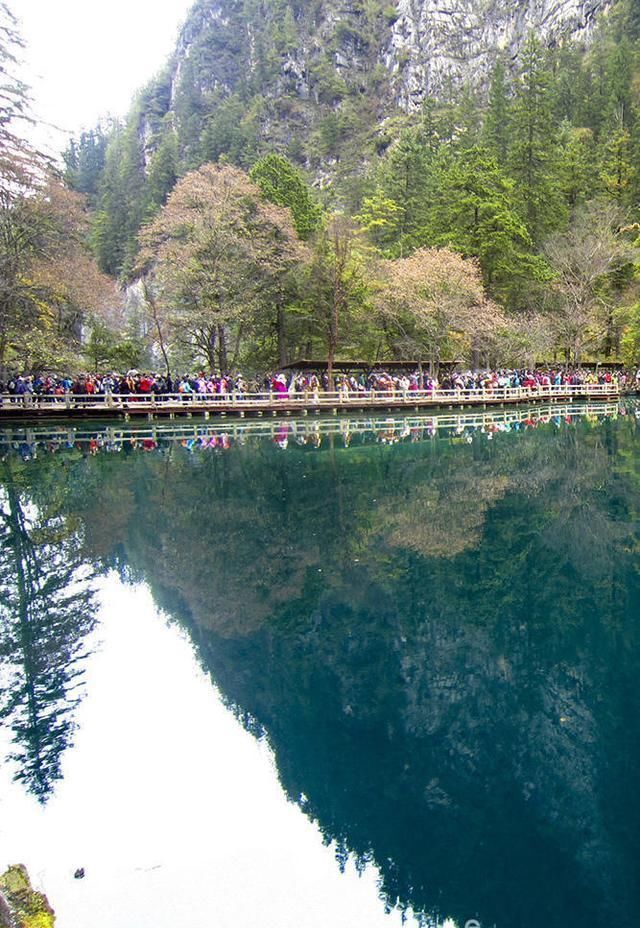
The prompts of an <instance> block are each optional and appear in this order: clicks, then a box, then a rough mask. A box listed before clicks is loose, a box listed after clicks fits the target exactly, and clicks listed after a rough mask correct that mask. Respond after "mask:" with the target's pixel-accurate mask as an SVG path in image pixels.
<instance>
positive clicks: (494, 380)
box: [0, 367, 640, 402]
mask: <svg viewBox="0 0 640 928" xmlns="http://www.w3.org/2000/svg"><path fill="white" fill-rule="evenodd" d="M585 383H615V384H616V385H619V386H620V387H621V388H625V387H627V388H638V387H640V369H639V370H637V371H629V370H611V369H609V368H606V369H599V370H591V369H585V368H564V367H556V368H550V369H538V368H536V369H526V368H524V369H500V370H484V371H472V370H466V371H464V370H451V371H446V372H442V373H441V374H440V375H439V377H435V376H432V375H430V374H427V373H423V372H419V371H413V372H410V373H409V372H401V373H395V374H394V373H390V372H389V371H379V370H376V371H372V372H370V373H368V374H367V373H351V374H346V373H338V374H337V375H336V376H335V377H334V389H335V390H336V391H337V392H338V393H339V394H340V395H341V396H344V397H345V398H347V397H351V396H357V395H359V394H363V393H371V392H376V393H411V392H416V391H419V390H425V391H428V392H432V391H436V390H450V389H456V390H473V391H475V390H489V391H491V390H496V389H500V388H503V387H522V388H525V389H526V388H531V389H535V388H538V387H550V386H559V385H563V384H571V385H580V384H585ZM328 390H330V382H329V377H328V375H327V373H326V371H324V372H320V371H318V372H310V373H309V372H295V371H293V372H287V373H285V372H282V371H281V372H275V373H269V374H266V375H264V376H260V377H248V376H247V377H245V376H243V375H242V374H220V373H211V374H207V373H205V372H204V371H200V372H199V373H195V374H189V375H186V374H185V375H180V376H173V377H172V376H170V375H165V374H158V373H152V372H139V371H137V370H130V371H128V372H127V373H126V374H117V373H107V374H89V373H85V374H78V375H73V376H72V375H68V374H37V375H27V374H25V375H21V376H16V377H12V378H10V379H9V380H8V382H7V383H2V382H0V394H5V395H6V394H9V396H12V397H28V398H33V400H34V401H36V398H37V397H41V396H42V397H51V396H59V397H65V396H67V395H72V396H75V397H82V398H85V400H86V401H88V402H90V401H91V400H92V398H95V399H94V401H98V400H99V399H100V398H103V399H104V398H105V397H107V396H130V395H132V394H133V395H139V396H156V397H163V396H164V397H166V396H168V395H170V394H174V395H175V394H178V395H181V396H185V397H188V396H189V395H194V394H195V395H199V396H203V397H211V398H212V399H215V398H217V399H223V398H225V397H228V396H236V397H237V398H241V397H244V396H251V395H255V394H259V393H270V394H273V395H274V396H276V397H285V396H309V397H314V396H315V397H317V396H319V395H320V393H323V392H327V391H328Z"/></svg>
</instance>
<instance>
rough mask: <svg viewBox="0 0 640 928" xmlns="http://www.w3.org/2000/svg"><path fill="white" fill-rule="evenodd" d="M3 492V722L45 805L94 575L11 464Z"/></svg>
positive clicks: (67, 716)
mask: <svg viewBox="0 0 640 928" xmlns="http://www.w3.org/2000/svg"><path fill="white" fill-rule="evenodd" d="M0 487H1V489H0V668H1V669H2V688H1V690H0V719H2V721H3V722H5V723H8V724H9V725H10V727H11V730H12V733H13V744H14V751H13V753H12V758H11V759H12V760H13V761H14V762H15V763H16V765H17V773H16V778H17V779H19V780H22V781H24V783H25V785H26V787H27V789H28V790H29V791H30V792H32V793H34V794H35V795H36V796H37V797H38V799H39V800H40V801H41V802H44V801H45V799H46V798H47V796H48V795H49V793H50V791H51V789H52V788H53V784H54V782H55V780H57V779H59V777H60V761H61V755H62V752H63V751H64V750H65V748H67V747H68V746H69V744H70V743H71V736H72V732H73V710H74V708H75V706H76V705H77V703H78V700H79V698H80V694H79V690H80V685H81V683H80V678H81V675H82V669H81V661H82V658H83V657H84V656H85V655H84V651H83V647H82V642H83V639H84V637H85V636H86V635H87V634H88V633H89V632H90V631H91V629H92V628H93V624H94V622H93V617H92V596H93V594H92V588H91V571H90V569H89V568H88V566H87V564H86V563H85V559H84V557H83V553H82V535H81V532H80V531H79V529H78V526H77V525H76V524H74V520H73V519H70V518H67V517H66V516H65V515H64V514H62V513H61V512H60V511H59V509H58V508H57V506H56V502H55V496H54V497H53V498H49V499H48V500H47V503H46V504H45V505H44V506H42V507H40V506H38V505H37V503H36V502H35V500H34V499H33V498H32V497H31V495H30V494H29V493H28V492H25V489H24V487H23V485H22V481H21V475H20V472H19V470H16V469H15V468H14V466H13V465H12V463H11V462H8V461H4V462H2V463H1V464H0Z"/></svg>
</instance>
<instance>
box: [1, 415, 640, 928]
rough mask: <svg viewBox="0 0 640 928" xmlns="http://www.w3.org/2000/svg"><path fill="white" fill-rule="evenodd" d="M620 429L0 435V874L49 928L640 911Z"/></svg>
mask: <svg viewBox="0 0 640 928" xmlns="http://www.w3.org/2000/svg"><path fill="white" fill-rule="evenodd" d="M636 413H637V410H636V408H635V407H634V406H633V405H629V406H625V407H622V409H621V410H620V411H619V410H618V407H617V406H607V407H590V408H584V409H582V408H580V409H577V410H576V409H574V410H571V409H569V408H557V409H555V410H552V411H551V412H541V411H540V410H531V411H527V410H524V411H523V410H518V411H511V412H510V411H507V412H501V413H495V414H484V415H480V414H479V415H473V416H470V417H461V416H455V417H450V418H436V417H429V418H425V417H416V418H413V419H403V418H402V417H393V418H392V419H388V418H385V419H376V420H315V419H314V420H304V421H302V420H300V421H295V420H288V421H283V422H263V423H262V422H261V423H231V422H229V423H225V424H224V426H223V427H214V426H213V425H211V424H210V423H198V422H196V421H195V420H193V421H189V422H188V423H183V424H178V425H176V424H175V423H172V429H169V430H167V429H166V428H163V427H162V426H158V427H156V428H152V427H149V428H148V429H146V430H144V431H140V430H136V429H132V430H129V431H122V430H121V429H120V430H119V429H117V428H113V427H111V429H100V428H99V427H98V426H95V427H94V426H91V425H90V426H86V425H82V426H79V427H78V429H76V430H75V431H74V430H72V429H71V428H68V429H65V430H58V429H57V428H56V429H45V428H44V427H39V428H38V429H33V430H30V431H29V432H27V431H22V430H14V431H13V432H11V433H4V435H1V436H0V454H2V461H1V463H0V483H1V484H2V488H3V490H2V497H1V499H2V513H3V529H2V538H1V542H2V547H1V551H0V559H1V562H0V594H1V596H2V638H1V641H0V654H1V659H2V677H1V679H2V713H3V717H2V724H3V735H4V742H3V743H4V746H5V749H6V750H5V753H6V755H7V760H6V762H5V764H4V767H3V771H2V778H1V780H0V803H2V808H3V813H2V819H1V820H0V858H1V859H0V862H5V861H6V862H7V863H8V862H15V860H16V859H22V858H25V862H28V863H29V865H30V868H31V870H32V872H33V873H35V874H36V876H37V877H38V878H39V879H40V882H41V884H42V885H43V887H44V888H45V889H46V890H47V891H48V892H49V894H50V897H51V901H52V903H53V905H54V907H56V908H57V909H58V911H59V914H60V922H59V924H60V926H61V928H76V926H77V928H80V926H81V925H82V926H84V925H87V924H92V925H93V926H95V928H99V926H101V925H104V926H105V928H106V926H111V928H120V926H127V928H128V926H131V928H133V926H143V925H146V924H149V925H154V926H156V928H160V926H162V925H165V924H166V925H167V926H168V925H172V924H181V925H184V926H187V928H189V926H191V925H193V926H194V928H195V926H196V925H197V926H199V925H202V924H212V925H213V924H215V925H216V926H219V925H223V926H227V925H229V926H234V928H245V926H248V925H250V924H251V925H253V924H254V923H255V920H256V918H258V922H259V923H260V924H263V925H274V926H275V925H278V926H281V928H282V926H288V925H291V926H292V928H293V926H300V925H304V926H312V925H316V924H317V925H332V926H338V925H342V924H344V925H345V928H346V926H347V925H348V926H350V928H360V926H362V928H364V926H372V925H378V924H380V925H382V926H383V925H392V924H400V922H401V920H402V917H403V913H405V914H406V915H407V917H409V918H410V919H413V918H417V919H418V920H420V919H421V920H422V921H423V922H425V923H427V924H436V923H439V924H449V925H451V924H455V925H457V926H460V928H462V926H463V925H465V924H466V923H468V922H469V921H470V920H477V921H478V922H479V923H480V924H481V925H482V926H490V925H495V926H501V928H502V926H504V928H518V926H523V928H525V926H526V928H529V926H530V928H534V926H540V925H545V926H548V928H554V926H558V928H560V926H562V928H574V926H576V928H577V926H582V925H584V924H589V925H594V926H600V925H602V926H609V925H611V926H613V925H616V926H632V925H637V924H638V918H639V916H638V914H637V913H638V912H639V911H640V898H639V896H640V890H639V884H638V880H637V873H638V864H639V863H640V847H639V844H640V838H639V836H638V835H639V833H640V832H639V827H638V826H639V825H640V815H639V810H638V808H637V800H636V798H635V796H636V788H635V785H636V782H637V778H638V771H639V769H640V723H639V722H638V719H639V718H640V711H639V710H640V697H639V696H638V692H637V680H638V677H639V674H640V630H639V626H638V623H639V621H640V609H639V608H638V607H639V597H638V592H639V583H638V580H639V578H638V566H639V555H638V551H639V547H638V543H639V535H640V531H639V521H638V513H639V512H640V455H639V450H640V435H639V431H638V429H639V425H638V422H639V419H638V417H637V415H636ZM16 855H18V856H17V857H16ZM77 866H85V869H86V873H87V876H86V877H85V879H84V880H83V881H74V880H73V871H74V870H75V868H76V867H77ZM341 871H344V872H341ZM105 912H106V914H105Z"/></svg>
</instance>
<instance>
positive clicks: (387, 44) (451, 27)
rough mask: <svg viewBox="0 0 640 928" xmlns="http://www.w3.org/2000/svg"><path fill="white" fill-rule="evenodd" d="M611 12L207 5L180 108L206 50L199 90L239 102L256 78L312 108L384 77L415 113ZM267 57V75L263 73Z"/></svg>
mask: <svg viewBox="0 0 640 928" xmlns="http://www.w3.org/2000/svg"><path fill="white" fill-rule="evenodd" d="M611 3H612V0H515V2H514V0H396V3H395V4H390V5H388V6H386V7H384V8H382V6H380V8H379V9H378V8H376V9H375V10H374V9H373V7H372V5H371V4H362V3H360V2H357V0H346V2H344V3H341V4H339V5H336V4H334V3H332V2H331V0H328V2H326V3H323V4H312V3H308V2H307V3H304V4H301V5H295V4H292V5H291V6H289V7H286V6H283V5H276V4H272V3H263V4H261V5H250V4H248V3H247V2H242V0H200V2H198V3H197V4H196V5H195V6H194V8H193V11H192V14H191V16H190V18H189V19H188V21H187V23H186V25H185V27H184V29H183V32H182V34H181V37H180V40H179V44H178V48H177V52H176V56H175V60H174V67H173V73H172V76H171V99H172V102H173V103H175V102H176V100H177V98H178V96H179V93H180V85H181V81H182V80H183V79H184V76H185V69H186V68H188V67H189V63H190V62H191V61H192V58H193V55H194V49H197V50H198V54H199V57H200V61H199V64H198V68H197V70H198V74H199V81H200V89H204V90H209V91H219V92H222V93H232V92H233V91H234V90H236V89H237V88H238V86H239V85H240V84H241V83H243V82H246V81H247V79H249V78H251V77H253V78H254V79H255V78H257V79H258V81H259V83H260V90H261V92H264V93H266V94H267V95H270V94H278V93H280V94H282V93H291V92H293V94H295V95H296V96H297V97H298V98H299V99H300V100H303V101H306V100H311V101H313V102H316V103H318V102H323V98H324V100H325V102H330V101H329V99H328V98H329V97H331V95H332V93H333V94H334V100H335V101H338V100H339V99H340V97H341V96H342V93H343V88H341V87H340V84H339V82H340V81H344V82H345V84H346V85H347V88H349V87H351V86H354V85H358V84H362V83H363V76H365V75H369V76H370V74H371V72H372V71H373V69H375V68H376V67H378V69H379V72H378V76H380V71H381V69H384V73H385V76H386V79H387V80H386V82H385V83H387V85H388V86H387V87H385V88H384V93H385V96H387V95H388V96H389V97H390V98H391V100H392V101H393V102H394V103H395V104H396V105H398V106H399V107H401V108H402V109H404V110H411V109H413V108H415V107H417V106H419V105H420V104H421V103H422V101H423V100H424V98H425V97H426V96H434V97H442V96H446V95H447V93H448V92H449V91H450V89H451V87H452V86H456V85H458V86H459V85H460V84H461V83H465V82H467V81H470V82H471V83H473V84H477V83H479V82H482V81H483V80H484V79H485V78H486V75H487V73H488V71H489V69H490V68H491V65H492V64H493V62H494V61H495V58H496V55H497V54H498V52H502V53H503V54H504V55H506V57H507V59H511V60H514V59H516V58H517V56H518V52H519V50H520V48H521V46H522V44H523V42H524V40H525V39H526V37H527V35H528V34H529V32H530V30H533V31H534V32H535V33H536V35H537V36H538V37H539V38H541V39H542V41H544V42H546V43H548V44H554V43H557V42H560V41H562V40H563V38H565V37H567V36H573V37H574V38H575V37H579V38H588V36H589V33H590V31H591V29H592V27H593V24H594V22H595V21H596V19H597V17H598V15H599V14H602V13H604V12H605V11H606V10H607V9H608V7H609V6H611ZM287 16H288V17H289V19H288V22H286V21H285V18H286V17H287ZM284 33H287V34H286V35H285V34H284ZM274 38H275V41H274ZM203 50H204V52H205V54H204V55H203V54H202V53H203ZM265 52H266V54H267V56H268V57H269V59H270V61H269V64H270V67H269V69H268V70H269V72H270V73H267V74H265V73H261V72H264V57H265ZM203 65H204V67H203ZM320 71H322V73H319V72H320ZM328 71H333V75H330V74H329V73H328ZM331 77H333V78H334V79H335V85H334V87H333V89H331V87H330V86H329V84H330V83H331Z"/></svg>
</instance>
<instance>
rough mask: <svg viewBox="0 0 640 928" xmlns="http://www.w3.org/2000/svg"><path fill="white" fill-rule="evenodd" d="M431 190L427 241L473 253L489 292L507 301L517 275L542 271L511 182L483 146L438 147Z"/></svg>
mask: <svg viewBox="0 0 640 928" xmlns="http://www.w3.org/2000/svg"><path fill="white" fill-rule="evenodd" d="M436 191H437V192H436V194H435V198H434V202H433V206H432V209H431V213H430V217H429V238H430V241H431V243H432V244H434V245H444V246H447V247H449V248H452V249H454V250H455V251H458V252H461V253H462V254H463V255H464V256H465V257H471V256H473V257H476V258H478V259H479V262H480V267H481V269H482V275H483V279H484V284H485V286H486V287H487V288H488V289H489V291H490V292H491V293H492V294H493V295H494V296H499V297H501V298H502V299H503V300H507V301H508V300H509V297H510V294H512V293H513V291H514V289H515V288H516V285H517V284H518V282H520V283H521V282H522V279H523V278H528V277H538V278H539V277H544V276H545V272H544V265H543V262H541V261H540V259H538V258H536V257H535V256H534V255H533V254H532V244H533V243H532V241H531V238H530V237H529V234H528V232H527V228H526V225H525V224H524V222H523V221H522V219H521V217H520V216H519V214H518V209H517V202H516V197H515V192H514V184H513V182H512V181H510V180H509V179H508V178H507V177H506V176H505V174H504V173H503V172H502V171H501V170H500V168H499V167H498V164H497V162H496V161H495V159H494V158H493V157H492V156H491V154H490V153H489V152H488V151H487V150H486V149H483V148H481V147H475V148H471V149H468V150H463V151H462V152H459V153H456V154H455V155H451V154H450V153H448V152H443V154H442V156H441V158H440V164H439V170H438V174H437V184H436Z"/></svg>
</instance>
